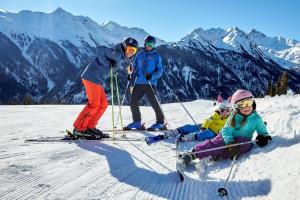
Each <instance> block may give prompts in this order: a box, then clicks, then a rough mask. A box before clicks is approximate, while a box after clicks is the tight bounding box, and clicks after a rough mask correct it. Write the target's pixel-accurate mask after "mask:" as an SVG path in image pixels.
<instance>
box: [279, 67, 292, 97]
mask: <svg viewBox="0 0 300 200" xmlns="http://www.w3.org/2000/svg"><path fill="white" fill-rule="evenodd" d="M288 87H289V86H288V74H287V72H283V73H282V74H281V75H280V77H279V79H278V82H277V84H276V94H277V95H283V94H286V93H287V91H288Z"/></svg>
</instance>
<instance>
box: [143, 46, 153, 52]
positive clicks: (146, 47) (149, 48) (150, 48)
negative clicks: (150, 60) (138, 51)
mask: <svg viewBox="0 0 300 200" xmlns="http://www.w3.org/2000/svg"><path fill="white" fill-rule="evenodd" d="M145 49H146V50H147V51H151V50H152V49H153V48H152V47H149V46H145Z"/></svg>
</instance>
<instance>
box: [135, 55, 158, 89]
mask: <svg viewBox="0 0 300 200" xmlns="http://www.w3.org/2000/svg"><path fill="white" fill-rule="evenodd" d="M132 67H133V73H132V80H133V81H134V80H135V79H136V80H135V84H149V82H148V80H147V79H146V78H145V75H146V74H151V76H152V77H151V80H150V82H151V85H153V86H156V85H157V79H158V78H159V77H161V76H162V74H163V72H164V69H163V65H162V60H161V57H160V56H159V55H158V53H157V52H156V50H155V49H153V50H152V51H146V50H145V49H143V50H141V51H140V52H139V53H137V55H136V57H135V59H134V62H133V65H132Z"/></svg>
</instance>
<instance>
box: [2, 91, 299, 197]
mask: <svg viewBox="0 0 300 200" xmlns="http://www.w3.org/2000/svg"><path fill="white" fill-rule="evenodd" d="M212 104H213V102H212V101H206V100H197V101H193V102H186V103H184V105H185V106H186V108H187V109H188V110H189V111H190V112H191V114H192V116H194V118H195V120H196V121H199V122H201V121H202V120H203V119H204V118H205V117H207V116H209V115H210V114H211V113H212V112H213V107H212ZM82 107H83V106H82V105H33V106H0V130H1V133H0V199H143V200H144V199H176V200H177V199H189V200H190V199H204V200H205V199H208V200H211V199H220V197H219V196H218V193H217V190H218V188H220V187H223V184H224V182H225V179H226V177H227V174H228V172H229V169H230V164H231V161H230V160H223V161H219V162H216V163H209V162H207V160H204V161H200V162H199V161H198V160H197V161H195V162H193V163H192V165H191V166H190V167H188V168H187V178H186V180H185V182H183V183H180V182H179V181H178V177H177V174H176V172H175V161H176V158H175V157H174V156H175V155H176V153H175V145H174V139H167V140H165V141H162V142H158V143H155V144H152V145H150V146H148V145H147V144H146V143H145V142H143V141H118V142H111V141H106V142H99V141H97V142H76V143H75V142H72V143H68V142H65V143H25V142H24V139H25V138H35V137H38V136H61V135H63V134H64V130H65V129H66V128H69V129H70V128H71V127H72V122H73V121H74V120H75V118H76V116H77V114H78V113H79V112H80V110H81V109H82ZM162 107H163V109H164V111H165V114H166V116H167V119H168V121H169V123H170V126H171V128H175V127H178V126H180V125H184V124H186V123H192V120H191V119H190V118H189V117H188V115H187V114H186V113H185V111H184V109H183V108H182V107H181V105H180V104H177V103H173V104H165V105H162ZM257 110H258V113H260V114H261V116H262V117H263V119H264V120H265V121H266V122H267V124H268V130H269V132H270V134H271V135H272V137H273V141H272V142H271V143H270V144H269V145H268V146H267V147H265V148H259V147H255V148H254V149H253V150H252V151H251V152H250V153H247V154H244V155H243V156H241V157H240V158H239V159H238V160H237V161H236V165H234V168H233V173H234V174H233V176H232V177H231V179H230V181H229V184H228V185H227V186H228V187H227V190H228V196H227V197H225V198H224V199H235V200H236V199H263V200H266V199H272V200H273V199H278V200H279V199H280V200H282V199H289V200H296V199H299V196H300V144H299V141H300V136H299V134H300V95H295V96H280V97H273V98H271V97H266V98H263V99H257ZM141 112H142V117H143V121H144V122H145V123H146V124H147V125H151V124H152V123H153V122H154V119H155V118H154V112H153V111H152V109H151V108H150V107H142V108H141ZM130 120H131V113H130V108H129V107H124V110H123V123H124V124H127V123H129V122H130ZM111 126H112V123H111V107H108V109H107V111H106V113H105V114H104V117H103V118H102V119H101V121H100V122H99V125H98V127H99V128H101V129H111ZM153 134H158V133H150V132H128V133H127V136H128V137H136V138H143V137H144V136H147V135H153ZM191 146H192V145H191V144H184V145H182V146H181V150H188V149H189V148H190V147H191Z"/></svg>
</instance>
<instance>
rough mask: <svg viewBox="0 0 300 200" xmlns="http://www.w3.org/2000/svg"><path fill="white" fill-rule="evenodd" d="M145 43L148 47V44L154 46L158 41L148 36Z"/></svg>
mask: <svg viewBox="0 0 300 200" xmlns="http://www.w3.org/2000/svg"><path fill="white" fill-rule="evenodd" d="M144 42H145V43H144V45H146V43H152V44H153V45H155V43H156V39H155V37H153V36H151V35H148V36H147V37H145V39H144Z"/></svg>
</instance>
